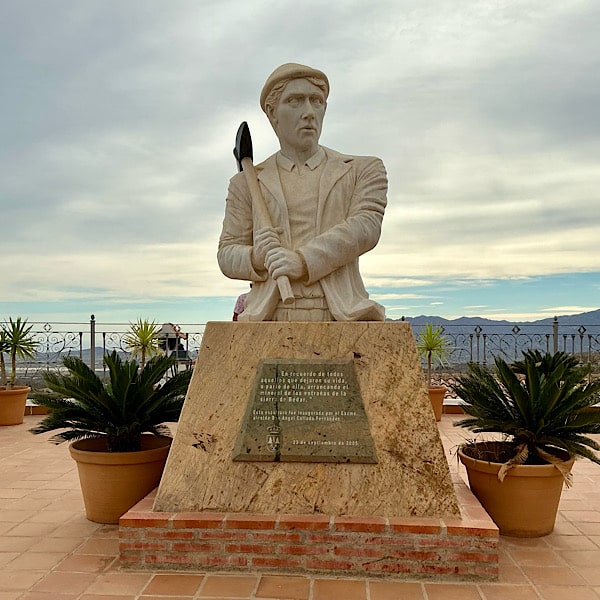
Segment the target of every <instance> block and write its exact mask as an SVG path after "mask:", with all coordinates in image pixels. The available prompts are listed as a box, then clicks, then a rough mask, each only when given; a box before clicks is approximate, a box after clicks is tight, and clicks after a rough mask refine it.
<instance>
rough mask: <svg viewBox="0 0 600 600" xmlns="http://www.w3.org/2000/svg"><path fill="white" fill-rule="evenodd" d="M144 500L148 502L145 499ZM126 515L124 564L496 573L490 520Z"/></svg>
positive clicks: (478, 576) (483, 576)
mask: <svg viewBox="0 0 600 600" xmlns="http://www.w3.org/2000/svg"><path fill="white" fill-rule="evenodd" d="M142 502H143V501H142ZM138 506H140V507H141V508H143V510H138V508H137V507H133V508H132V509H131V510H130V511H129V512H128V513H126V514H125V515H124V516H123V517H122V518H121V522H120V544H119V548H120V559H121V564H122V565H123V566H127V567H131V568H144V567H146V568H149V569H154V570H156V569H160V568H164V569H166V570H168V569H174V568H175V569H202V570H211V569H213V570H225V571H238V572H239V571H244V570H252V571H262V572H287V573H304V574H310V573H320V574H328V575H336V574H338V575H345V576H348V575H354V576H369V577H376V576H384V575H390V574H392V575H395V576H397V577H422V578H434V577H435V578H436V579H447V580H465V579H467V580H487V581H489V580H495V579H497V577H498V529H497V527H496V526H495V525H494V523H493V522H492V521H491V520H489V519H488V520H485V519H479V518H478V520H476V521H474V520H469V519H463V520H460V519H448V520H445V519H443V518H441V519H437V518H426V519H423V518H415V519H410V518H384V517H347V516H344V517H334V516H325V515H260V514H247V513H243V514H227V513H208V512H204V513H152V512H151V511H148V510H147V506H148V505H147V503H146V504H140V505H138Z"/></svg>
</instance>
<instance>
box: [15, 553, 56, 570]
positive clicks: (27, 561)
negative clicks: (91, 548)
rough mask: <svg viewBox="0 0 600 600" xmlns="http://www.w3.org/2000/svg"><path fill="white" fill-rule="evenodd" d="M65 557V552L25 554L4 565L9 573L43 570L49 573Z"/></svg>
mask: <svg viewBox="0 0 600 600" xmlns="http://www.w3.org/2000/svg"><path fill="white" fill-rule="evenodd" d="M65 556H66V553H65V552H44V553H36V552H25V553H23V554H19V555H18V557H17V558H15V559H14V560H13V561H11V562H10V563H8V564H7V565H6V567H5V568H6V569H7V570H10V571H27V570H38V571H41V570H44V571H50V570H52V569H54V567H56V565H58V564H59V563H60V562H61V561H62V560H64V558H65Z"/></svg>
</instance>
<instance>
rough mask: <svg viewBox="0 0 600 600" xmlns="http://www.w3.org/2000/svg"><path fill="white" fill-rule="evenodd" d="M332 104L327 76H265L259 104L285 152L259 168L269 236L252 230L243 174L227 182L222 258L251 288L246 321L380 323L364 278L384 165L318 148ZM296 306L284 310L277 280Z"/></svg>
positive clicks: (300, 68)
mask: <svg viewBox="0 0 600 600" xmlns="http://www.w3.org/2000/svg"><path fill="white" fill-rule="evenodd" d="M328 95H329V80H328V79H327V76H326V75H325V73H323V72H322V71H319V70H318V69H314V68H312V67H308V66H305V65H300V64H296V63H286V64H283V65H281V66H279V67H277V69H275V70H274V71H273V73H271V75H269V77H268V78H267V81H266V83H265V85H264V87H263V89H262V92H261V95H260V105H261V108H262V109H263V111H264V112H265V114H266V115H267V117H268V119H269V121H270V123H271V125H272V127H273V129H274V131H275V134H276V135H277V138H278V139H279V145H280V150H279V151H278V152H276V153H275V154H274V155H272V156H270V157H269V158H267V159H266V160H265V161H264V162H262V163H260V164H257V165H256V173H257V178H258V182H259V186H260V190H261V192H262V195H263V197H264V200H265V204H266V205H267V208H268V212H269V214H270V218H271V221H272V227H261V226H255V219H254V217H253V210H252V200H251V197H250V193H249V189H248V186H247V184H246V180H245V178H244V177H243V173H238V174H237V175H235V176H234V177H233V178H232V179H231V181H230V183H229V189H228V194H227V202H226V208H225V218H224V220H223V229H222V232H221V237H220V239H219V248H218V253H217V258H218V261H219V266H220V268H221V270H222V272H223V273H224V274H225V275H226V276H227V277H231V278H233V279H243V280H248V281H251V282H252V283H253V286H252V290H251V291H250V293H249V294H248V296H247V298H246V303H245V309H244V311H243V312H242V313H241V314H240V315H239V317H238V319H239V320H240V321H383V320H384V319H385V312H384V308H383V306H381V305H380V304H378V303H376V302H374V301H373V300H371V299H370V298H369V295H368V293H367V291H366V290H365V287H364V285H363V282H362V278H361V276H360V272H359V269H358V260H359V257H360V255H362V254H364V253H365V252H368V251H369V250H371V249H372V248H374V247H375V245H376V244H377V242H378V241H379V236H380V233H381V223H382V219H383V214H384V210H385V206H386V194H387V176H386V172H385V167H384V165H383V163H382V161H381V160H380V159H378V158H375V157H371V156H350V155H346V154H340V153H339V152H336V151H334V150H331V149H329V148H325V147H324V146H321V145H319V137H320V135H321V128H322V125H323V119H324V117H325V111H326V108H327V97H328ZM283 275H285V276H287V277H288V279H289V281H290V283H291V287H292V291H293V295H294V301H293V303H292V304H285V305H284V304H283V303H282V302H281V298H280V294H279V291H278V288H277V284H276V279H277V278H278V277H281V276H283Z"/></svg>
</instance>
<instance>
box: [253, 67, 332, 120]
mask: <svg viewBox="0 0 600 600" xmlns="http://www.w3.org/2000/svg"><path fill="white" fill-rule="evenodd" d="M306 77H317V78H318V79H322V80H323V81H324V82H325V86H326V92H325V99H327V96H328V95H329V79H327V75H325V73H323V71H319V70H318V69H313V68H312V67H307V66H306V65H299V64H298V63H285V64H283V65H281V66H279V67H277V68H276V69H275V70H274V71H273V72H272V73H271V74H270V75H269V77H268V78H267V81H266V82H265V85H264V86H263V89H262V92H261V93H260V107H261V108H262V109H263V110H264V111H265V112H267V110H266V108H267V107H266V105H265V102H266V100H267V98H268V96H269V94H270V93H271V90H272V89H273V88H274V87H275V86H276V85H277V84H278V83H281V82H282V81H285V80H288V79H304V78H306Z"/></svg>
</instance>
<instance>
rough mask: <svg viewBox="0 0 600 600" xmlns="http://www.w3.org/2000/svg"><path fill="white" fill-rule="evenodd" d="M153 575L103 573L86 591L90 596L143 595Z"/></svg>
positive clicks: (95, 578)
mask: <svg viewBox="0 0 600 600" xmlns="http://www.w3.org/2000/svg"><path fill="white" fill-rule="evenodd" d="M151 578H152V573H118V572H110V573H102V574H101V575H99V576H95V577H94V578H93V579H94V580H93V582H92V583H91V584H90V585H89V586H88V587H87V588H86V589H85V591H86V592H87V593H89V594H123V595H127V594H132V595H135V594H141V593H142V591H143V590H144V588H145V587H146V586H147V585H148V582H149V581H150V579H151Z"/></svg>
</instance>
